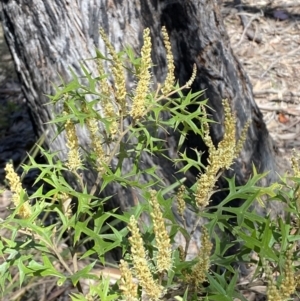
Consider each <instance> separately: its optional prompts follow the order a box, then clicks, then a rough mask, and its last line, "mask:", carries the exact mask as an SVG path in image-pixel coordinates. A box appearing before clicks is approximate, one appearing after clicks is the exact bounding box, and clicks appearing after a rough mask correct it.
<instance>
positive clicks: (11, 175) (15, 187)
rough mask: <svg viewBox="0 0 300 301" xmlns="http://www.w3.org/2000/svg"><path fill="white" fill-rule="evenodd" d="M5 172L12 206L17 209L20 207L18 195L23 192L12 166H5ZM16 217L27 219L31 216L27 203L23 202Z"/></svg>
mask: <svg viewBox="0 0 300 301" xmlns="http://www.w3.org/2000/svg"><path fill="white" fill-rule="evenodd" d="M5 172H6V176H5V178H6V180H7V181H8V182H9V186H10V189H11V191H12V193H13V195H12V201H13V203H14V205H15V206H16V207H18V206H19V205H20V195H21V193H22V191H24V190H23V188H22V184H21V180H20V177H19V176H18V175H17V173H16V172H15V171H14V168H13V165H12V164H10V163H8V164H6V167H5ZM18 215H19V216H20V217H22V218H29V217H30V216H31V207H30V205H29V203H28V201H26V202H24V203H23V204H22V205H21V206H20V208H19V211H18Z"/></svg>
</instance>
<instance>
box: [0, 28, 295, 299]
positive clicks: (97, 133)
mask: <svg viewBox="0 0 300 301" xmlns="http://www.w3.org/2000/svg"><path fill="white" fill-rule="evenodd" d="M162 33H163V35H164V41H165V47H166V52H167V62H168V74H167V77H166V80H165V82H164V83H163V84H161V85H160V84H159V85H157V87H154V85H153V84H152V83H151V72H150V68H151V64H152V62H151V40H150V33H149V30H148V29H146V30H145V31H144V46H143V48H142V51H141V57H140V58H137V57H135V55H134V54H133V52H132V50H131V49H130V48H127V49H125V50H124V51H123V52H121V53H116V52H115V50H114V48H113V47H112V46H111V44H110V43H109V41H108V39H107V37H106V36H105V34H104V32H103V31H101V36H102V38H103V40H104V42H105V44H106V47H107V49H108V52H109V55H110V57H109V58H107V57H105V56H104V55H103V54H101V53H100V52H99V51H97V57H96V58H95V60H97V62H98V65H99V74H98V75H97V76H93V75H92V74H90V73H89V71H88V70H87V69H86V68H85V67H84V65H83V64H82V70H83V73H84V77H82V78H78V77H77V76H76V75H75V74H73V76H74V78H73V80H72V81H71V82H70V83H67V84H63V85H62V86H60V87H56V94H55V95H54V96H49V97H50V99H51V102H52V103H54V104H58V103H59V104H62V105H63V112H62V114H61V115H59V116H57V117H56V118H55V120H53V121H52V122H53V123H55V124H57V126H58V133H62V134H65V135H66V139H67V147H68V149H69V153H68V157H67V159H66V161H62V160H59V159H58V157H57V154H53V153H50V152H48V151H46V150H45V149H43V148H42V147H39V149H40V152H41V154H42V155H43V156H44V157H45V159H46V161H47V162H46V163H45V164H40V163H38V162H36V160H35V158H34V157H29V159H30V164H28V165H24V166H23V169H24V171H25V172H28V171H29V170H31V169H38V170H39V171H40V173H39V176H38V178H37V179H36V185H39V188H38V189H37V190H36V192H35V193H34V194H33V195H27V193H26V190H25V189H23V188H22V184H21V181H20V178H19V177H18V175H17V174H16V173H15V172H14V170H13V167H12V165H11V164H8V165H7V167H6V173H7V176H6V179H7V182H8V186H9V187H10V189H11V191H12V192H13V196H12V202H13V204H14V209H12V210H11V213H10V215H9V216H8V217H7V218H6V219H5V220H2V221H1V223H0V225H1V229H2V230H3V229H5V230H6V236H5V237H4V236H3V237H1V240H0V252H1V256H2V258H3V259H4V260H3V261H2V263H1V265H0V275H1V278H0V287H1V289H2V295H3V297H7V298H10V300H13V297H12V296H13V292H15V291H16V290H17V286H19V287H26V285H27V286H28V285H29V283H32V281H36V282H37V283H39V280H40V279H41V278H44V277H52V278H53V277H54V278H56V281H57V285H59V286H61V285H64V284H66V283H72V285H73V286H74V288H75V289H74V290H72V292H71V293H70V297H71V299H72V300H99V299H100V300H117V299H118V300H145V298H148V299H150V300H160V299H165V300H166V299H172V300H174V299H176V300H198V299H205V300H217V301H218V300H233V299H234V298H238V299H240V300H246V298H245V296H244V294H243V291H247V290H250V287H251V286H254V287H255V283H256V282H255V281H256V279H257V278H262V279H265V280H266V281H268V290H267V292H266V293H267V294H268V296H269V300H283V299H287V298H289V297H290V296H291V295H292V294H294V293H295V290H296V286H297V283H298V278H297V277H296V276H295V273H296V271H297V269H298V264H297V262H296V261H295V258H296V257H297V255H298V249H297V244H296V243H297V241H298V240H299V220H300V218H299V208H298V207H299V183H300V181H299V180H298V177H299V168H298V165H297V159H296V157H295V159H294V161H293V162H294V172H295V178H290V179H289V180H291V181H292V183H293V185H290V184H288V178H287V177H285V178H283V179H282V183H281V184H278V183H275V184H273V185H272V186H270V187H260V186H259V181H260V180H261V179H262V178H263V177H264V176H265V175H260V174H257V172H256V170H255V168H254V167H253V175H252V177H251V178H250V179H249V180H248V182H247V183H246V184H245V185H243V186H240V187H237V186H236V185H235V179H234V178H233V179H226V180H227V181H228V187H229V188H228V190H227V196H226V197H225V198H224V200H222V202H221V203H220V204H218V205H216V206H209V204H210V200H211V198H212V196H213V194H214V193H215V192H216V191H218V190H217V188H216V187H215V184H216V182H217V180H218V178H219V177H220V176H221V175H222V172H223V171H224V169H229V168H230V166H231V165H232V164H234V160H235V158H236V157H237V156H238V154H239V152H240V150H241V148H242V147H243V142H244V140H245V137H246V134H247V130H248V125H249V122H248V123H247V124H246V127H245V129H244V131H243V132H242V135H241V137H240V140H239V141H238V142H236V139H235V137H236V132H235V129H236V120H235V117H234V114H233V113H232V112H231V110H230V107H229V104H228V102H227V101H226V100H224V101H223V106H224V112H225V120H224V129H225V134H224V137H223V140H222V141H221V142H220V143H219V144H218V146H215V145H214V144H213V142H212V140H211V138H210V136H209V125H208V123H209V120H208V116H207V114H206V109H205V106H206V102H205V101H199V100H198V99H199V96H201V94H202V93H201V92H192V91H191V90H190V87H191V85H192V82H193V80H194V78H195V76H196V67H195V66H194V71H193V74H192V75H191V79H190V80H189V81H188V82H187V83H186V84H185V85H183V86H182V87H180V86H179V85H178V84H175V78H174V75H173V74H174V64H173V57H172V51H171V46H170V42H169V39H168V36H167V33H166V30H165V29H163V30H162ZM105 64H109V65H110V69H109V70H110V72H108V74H106V73H105V71H104V70H105V68H104V65H105ZM125 69H126V70H127V71H128V72H132V73H133V75H134V76H135V77H136V79H137V84H136V87H135V88H134V89H133V90H132V91H129V92H128V91H126V80H125ZM112 82H113V84H112ZM189 105H197V106H198V107H199V110H198V111H196V112H195V113H193V114H190V112H189V111H188V106H189ZM99 106H100V107H101V108H102V110H101V111H99V110H98V108H99ZM162 113H168V114H169V116H170V118H169V119H167V120H162V119H161V118H160V117H161V114H162ZM125 120H126V121H127V123H126V124H127V126H126V127H124V126H123V125H124V121H125ZM198 122H199V123H200V124H201V127H200V128H199V126H198V125H197V124H198ZM78 126H80V127H86V129H87V130H88V132H89V138H90V142H91V151H86V150H84V149H82V148H81V146H80V145H79V142H78V138H77V135H76V127H78ZM170 129H171V130H172V131H174V130H175V131H177V132H178V133H179V140H178V147H177V148H178V150H180V149H182V146H183V142H184V140H185V139H186V137H187V135H188V132H190V131H193V132H194V133H195V134H197V135H199V136H201V137H202V138H203V140H204V141H205V143H206V144H207V146H208V149H209V157H208V165H207V166H203V165H202V163H201V154H197V160H193V159H191V158H188V157H187V155H186V154H185V152H184V151H183V152H182V153H179V152H178V156H177V158H175V159H174V158H173V159H172V158H168V159H169V160H172V161H173V163H174V164H177V165H178V166H181V167H180V168H179V171H180V172H183V173H185V172H187V171H188V170H189V169H190V168H191V167H194V168H197V169H198V170H199V177H198V178H197V180H196V182H195V184H194V185H193V186H192V187H185V186H184V180H185V179H184V178H183V179H178V180H177V181H176V182H175V184H173V185H171V186H170V187H167V188H166V187H165V186H164V183H162V180H161V179H160V177H159V176H158V175H157V173H156V169H155V168H154V167H153V168H150V169H147V170H141V169H140V168H139V161H140V160H141V159H142V154H143V153H144V152H148V153H150V154H151V155H153V156H157V155H164V154H165V153H164V142H165V141H163V140H162V139H160V138H158V136H157V132H158V131H165V132H168V131H169V130H170ZM125 146H126V147H125ZM127 157H130V158H132V159H133V160H132V161H133V162H134V164H133V165H132V167H131V170H130V171H128V170H127V171H124V169H123V168H122V166H123V162H124V160H125V159H126V158H127ZM87 162H88V165H87V164H86V163H87ZM87 166H88V167H87ZM91 167H92V168H93V169H94V170H96V171H97V172H98V179H97V181H96V182H95V184H94V186H93V187H89V186H88V185H87V183H85V180H84V178H83V177H82V171H83V170H84V169H86V168H91ZM67 173H71V174H72V176H74V178H75V179H76V183H77V185H76V188H74V187H72V186H71V185H70V184H69V183H68V182H67V181H66V177H65V176H66V174H67ZM143 173H146V174H147V175H149V178H151V179H152V180H150V181H149V182H147V183H143V182H141V181H140V176H141V175H142V174H143ZM44 183H46V184H47V185H48V186H50V187H51V189H48V190H45V189H44V187H43V185H44ZM111 183H119V184H120V185H122V186H124V187H130V188H136V189H139V191H140V192H141V195H142V197H143V200H144V202H141V203H138V204H137V205H136V206H134V207H133V208H130V209H129V210H128V211H126V212H121V213H120V212H118V211H117V210H116V209H115V210H111V211H107V210H105V206H104V205H105V203H106V202H109V199H110V198H109V197H107V198H101V193H100V194H99V195H95V192H96V189H97V188H98V187H100V192H101V191H103V190H104V189H105V187H106V186H107V185H109V184H111ZM262 198H264V199H265V201H264V202H272V201H280V202H283V203H285V204H286V208H287V209H286V216H285V219H281V218H276V219H274V220H272V219H271V218H270V217H269V216H268V215H267V216H259V215H258V214H257V213H256V212H255V210H254V207H253V204H254V202H256V201H259V202H260V204H261V206H263V205H264V202H263V201H262ZM73 199H75V200H76V206H74V203H73V202H72V200H73ZM235 199H241V200H243V203H242V204H241V206H240V207H230V205H229V204H230V202H231V201H232V200H235ZM174 204H175V207H174ZM187 207H188V208H187ZM174 208H175V212H174ZM186 210H190V211H191V212H193V213H194V214H195V215H196V216H197V219H196V221H195V223H194V224H193V225H192V227H188V226H187V222H186V220H185V215H184V212H185V211H186ZM53 214H54V215H55V216H56V219H55V222H54V223H52V224H51V225H46V224H45V223H44V221H45V220H46V219H47V216H48V215H53ZM145 214H146V215H147V216H148V217H149V218H148V219H145V218H144V219H141V216H142V215H145ZM176 216H177V217H176ZM145 220H147V223H145ZM200 221H202V222H201V223H202V224H203V221H205V223H204V224H203V225H202V226H201V233H202V235H201V247H200V248H199V250H198V254H197V256H196V257H195V258H192V259H190V258H189V256H188V251H189V247H190V244H191V240H192V237H193V234H194V232H195V230H196V228H197V227H199V225H200ZM121 222H122V223H125V226H124V227H123V226H122V225H123V224H122V223H121ZM227 233H231V234H232V235H233V237H234V238H235V241H231V240H228V239H226V235H227ZM178 235H182V236H183V237H184V238H185V241H186V243H185V245H183V246H182V245H180V246H176V245H175V239H176V236H178ZM88 242H90V243H91V242H92V247H91V248H90V249H86V248H85V246H86V244H87V243H88ZM233 246H238V249H237V250H236V252H234V253H233V252H229V250H230V249H231V248H232V247H233ZM116 248H120V249H121V250H122V256H123V259H122V260H121V261H120V262H119V270H120V274H121V275H120V279H119V280H118V282H117V284H115V285H113V284H112V283H111V281H110V279H109V278H107V277H105V276H104V275H103V274H100V275H99V274H98V275H97V274H96V273H95V269H96V267H99V266H106V265H107V264H109V262H107V260H106V258H107V254H109V252H111V251H112V250H114V249H116ZM247 265H253V266H254V270H253V275H252V278H251V279H250V278H249V279H248V280H247V282H246V284H239V279H240V276H241V273H240V271H238V269H237V268H236V267H237V266H240V267H246V266H247ZM275 272H276V274H274V273H275ZM16 279H18V282H16V281H15V280H16ZM87 280H88V281H87ZM83 283H85V284H87V287H85V288H84V287H83Z"/></svg>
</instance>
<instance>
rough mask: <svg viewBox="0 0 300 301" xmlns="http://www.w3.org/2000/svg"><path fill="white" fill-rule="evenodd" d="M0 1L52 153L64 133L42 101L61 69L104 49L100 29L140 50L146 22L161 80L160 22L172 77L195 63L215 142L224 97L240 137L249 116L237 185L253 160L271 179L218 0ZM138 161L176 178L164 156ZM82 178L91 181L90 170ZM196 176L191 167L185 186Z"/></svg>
mask: <svg viewBox="0 0 300 301" xmlns="http://www.w3.org/2000/svg"><path fill="white" fill-rule="evenodd" d="M2 5H3V12H2V20H3V26H4V32H5V36H6V39H7V42H8V45H9V48H10V50H11V53H12V55H13V58H14V61H15V64H16V69H17V72H18V74H19V76H20V79H21V83H22V88H23V92H24V94H25V96H26V98H27V100H28V104H29V106H30V108H31V110H32V112H33V114H34V117H35V122H36V125H37V128H38V131H39V133H42V132H44V131H45V130H46V129H47V130H48V132H47V137H46V138H47V141H46V142H47V144H48V146H49V147H50V149H51V150H53V151H57V150H63V152H62V155H63V156H64V155H65V153H66V151H67V149H66V146H65V141H64V137H63V136H62V135H61V136H59V137H58V138H57V139H56V140H54V141H53V142H52V138H53V137H54V135H55V128H54V127H53V126H48V125H47V126H45V124H46V123H47V122H48V121H49V120H51V119H52V118H53V111H55V110H57V108H55V110H53V109H54V108H53V107H51V106H45V104H46V103H47V102H48V98H47V97H46V96H45V94H51V93H53V88H52V85H53V83H54V84H59V83H60V79H59V77H58V74H59V75H61V76H62V78H63V79H64V80H65V81H68V80H70V79H71V77H70V72H69V70H70V68H72V69H73V70H75V71H76V72H78V73H80V67H79V63H80V62H82V60H84V59H88V58H91V57H94V56H95V50H94V49H95V47H97V48H99V49H100V51H101V52H102V53H105V47H104V45H103V42H102V40H101V38H100V37H99V28H104V30H105V32H106V33H107V35H108V36H109V39H110V41H111V43H112V44H113V45H114V47H115V48H116V50H117V51H118V50H121V49H122V48H123V47H124V46H126V45H130V46H131V47H133V49H134V50H135V51H136V53H140V48H141V45H142V30H143V29H144V28H146V27H149V28H150V29H151V35H152V42H153V49H152V59H153V63H154V65H155V67H154V70H153V73H154V77H155V80H156V81H157V82H162V81H163V79H164V77H165V75H166V58H165V50H164V47H163V40H162V34H161V27H162V26H163V25H165V26H166V28H167V31H168V33H169V36H170V39H171V44H172V50H173V55H174V58H175V66H176V71H175V73H176V74H175V76H176V78H178V79H179V82H180V83H181V84H184V83H185V82H186V81H187V80H188V79H189V78H190V76H191V73H192V66H193V64H194V63H196V65H197V76H196V79H195V82H194V84H193V86H192V89H193V91H199V90H205V93H204V96H203V97H204V98H208V99H209V102H208V104H209V106H210V107H211V108H212V111H211V112H210V113H211V115H212V117H213V119H214V120H215V121H217V122H218V123H215V124H213V125H212V126H211V135H212V138H213V141H214V142H215V143H217V142H218V141H220V140H221V139H222V137H223V133H224V131H223V126H222V121H223V119H224V113H223V108H222V106H221V101H222V99H228V100H229V101H230V104H231V106H232V109H233V110H234V111H235V112H236V116H237V120H238V122H237V129H238V131H237V132H238V136H239V135H240V133H241V130H242V128H243V126H244V124H245V123H246V121H247V120H248V119H250V120H251V121H252V123H251V125H250V129H249V131H248V138H247V141H246V143H245V147H244V149H243V151H242V153H241V155H240V157H239V158H238V160H237V162H236V163H235V164H234V165H233V170H232V171H231V172H230V174H231V175H232V174H233V173H234V174H236V179H237V183H238V184H242V183H243V182H245V180H247V179H248V178H249V176H250V175H251V172H252V164H253V163H254V164H255V165H256V167H257V169H258V171H259V172H263V171H266V170H270V171H271V172H270V173H269V175H268V181H272V179H274V177H275V170H276V165H275V160H274V150H273V146H272V142H271V139H270V137H269V134H268V131H267V129H266V126H265V124H264V122H263V118H262V114H261V112H260V111H259V109H258V107H257V105H256V104H255V102H254V99H253V93H252V87H251V84H250V82H249V79H248V77H247V75H246V73H245V71H244V70H243V68H242V66H241V64H240V63H239V61H238V60H237V58H236V57H235V56H234V54H233V52H232V50H231V47H230V42H229V38H228V35H227V33H226V30H225V27H224V23H223V20H222V16H221V13H220V6H219V4H218V3H217V1H216V0H188V1H187V0H164V1H163V0H124V1H117V0H105V1H104V0H89V1H87V0H76V1H69V0H65V1H61V0H30V1H25V0H9V1H8V0H2ZM85 64H86V65H87V66H88V68H89V70H91V71H92V72H95V73H96V72H97V66H96V63H95V62H94V61H91V60H90V61H85ZM190 109H191V110H193V108H192V107H191V108H190ZM237 138H238V137H237ZM80 139H81V143H82V144H87V143H88V141H86V138H85V135H84V133H83V132H81V133H80ZM168 142H169V153H170V154H171V153H176V149H175V148H176V135H173V136H171V137H169V138H168ZM185 143H186V145H185V146H186V147H187V149H188V150H190V149H192V148H197V149H199V150H203V151H205V150H206V147H205V145H204V143H203V142H202V140H201V139H200V137H195V136H193V135H189V136H188V138H187V140H186V142H185ZM190 155H192V151H191V152H190ZM143 161H144V163H143V164H145V167H147V166H151V165H157V166H158V173H159V174H160V177H161V178H162V179H164V181H165V183H166V185H169V184H171V183H172V182H173V181H174V175H175V170H174V167H173V166H172V165H171V164H170V163H169V162H167V161H166V160H164V159H163V158H156V159H153V158H152V157H150V156H148V155H147V154H144V160H143ZM127 163H128V164H130V162H127ZM227 175H228V173H227ZM87 176H88V177H90V181H93V175H92V174H91V173H90V174H88V175H87ZM195 176H196V173H195V172H194V171H193V170H191V172H190V174H189V183H190V184H191V183H192V182H193V181H194V179H195ZM145 180H147V179H145ZM220 185H222V182H220ZM112 192H114V193H117V197H116V198H115V202H116V204H118V205H119V206H120V205H121V208H125V207H126V206H130V205H132V204H134V199H135V197H134V195H135V192H134V191H128V190H125V189H124V188H121V187H119V186H113V187H111V188H110V191H109V192H107V193H112Z"/></svg>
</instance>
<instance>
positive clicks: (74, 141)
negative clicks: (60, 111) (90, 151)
mask: <svg viewBox="0 0 300 301" xmlns="http://www.w3.org/2000/svg"><path fill="white" fill-rule="evenodd" d="M67 114H68V113H67V112H66V111H64V115H67ZM65 131H66V137H67V147H68V148H69V152H68V160H67V163H66V166H67V167H68V168H69V170H71V171H76V170H77V169H79V168H80V167H81V166H82V162H81V157H80V153H79V144H78V137H77V135H76V130H75V125H74V123H73V122H72V120H71V119H68V120H67V122H66V124H65Z"/></svg>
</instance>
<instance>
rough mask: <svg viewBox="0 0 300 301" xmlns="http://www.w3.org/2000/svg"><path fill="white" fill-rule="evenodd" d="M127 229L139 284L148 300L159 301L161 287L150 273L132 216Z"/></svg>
mask: <svg viewBox="0 0 300 301" xmlns="http://www.w3.org/2000/svg"><path fill="white" fill-rule="evenodd" d="M128 228H129V230H130V232H131V237H129V242H130V244H131V256H132V262H133V268H134V271H135V274H136V277H137V279H138V281H139V284H140V286H141V287H142V289H143V290H144V292H145V293H146V295H147V296H148V297H149V298H150V300H153V301H156V300H159V299H160V296H161V295H162V287H160V285H159V284H158V283H157V282H156V281H155V280H154V279H153V276H152V274H151V272H150V268H149V266H148V263H147V260H146V251H145V248H144V244H143V239H142V237H141V234H140V231H139V228H138V225H137V221H136V219H135V218H134V216H131V218H130V222H129V224H128Z"/></svg>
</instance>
